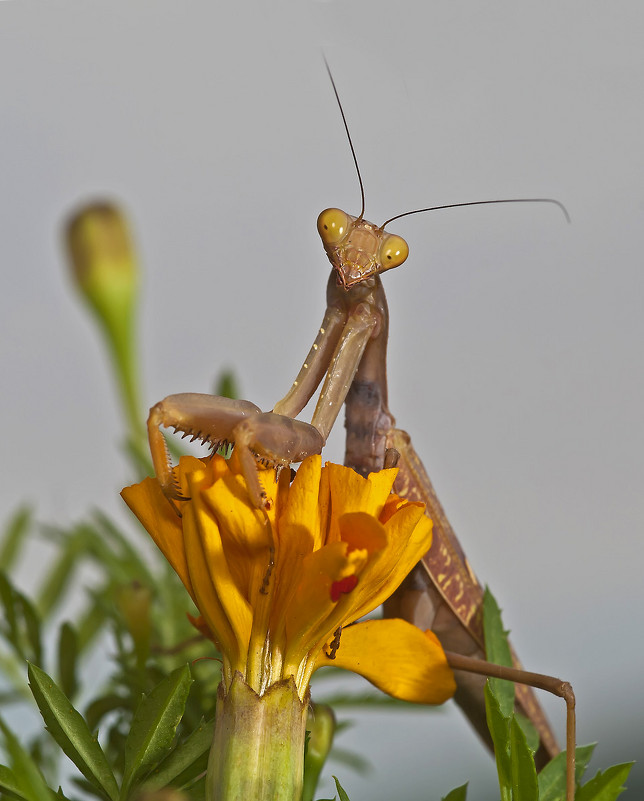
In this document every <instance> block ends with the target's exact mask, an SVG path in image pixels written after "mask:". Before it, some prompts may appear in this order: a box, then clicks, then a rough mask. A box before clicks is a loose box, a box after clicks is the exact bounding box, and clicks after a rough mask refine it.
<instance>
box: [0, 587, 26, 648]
mask: <svg viewBox="0 0 644 801" xmlns="http://www.w3.org/2000/svg"><path fill="white" fill-rule="evenodd" d="M0 602H1V603H2V606H3V607H4V618H5V622H6V626H3V632H2V633H3V635H4V636H5V638H6V639H7V640H8V642H10V643H11V645H13V647H14V650H15V651H16V653H17V654H18V656H20V657H21V658H22V659H24V658H25V654H24V651H23V649H22V643H21V641H20V635H19V633H18V619H17V617H16V605H17V604H16V598H15V594H14V589H13V587H12V586H11V583H10V582H9V579H8V578H7V577H6V575H5V574H4V573H2V572H0ZM1 622H2V618H0V623H1Z"/></svg>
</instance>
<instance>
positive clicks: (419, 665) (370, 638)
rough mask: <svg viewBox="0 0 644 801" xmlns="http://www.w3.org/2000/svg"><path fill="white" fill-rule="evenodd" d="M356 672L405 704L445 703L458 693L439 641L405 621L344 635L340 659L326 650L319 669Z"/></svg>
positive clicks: (369, 623) (358, 627)
mask: <svg viewBox="0 0 644 801" xmlns="http://www.w3.org/2000/svg"><path fill="white" fill-rule="evenodd" d="M324 665H333V666H334V667H339V668H344V669H345V670H352V671H353V672H354V673H359V674H360V675H361V676H364V678H365V679H367V680H368V681H370V682H371V683H372V684H375V686H376V687H378V688H379V689H380V690H382V691H383V692H385V693H387V694H388V695H391V696H393V697H394V698H399V699H401V700H402V701H412V702H414V703H417V704H442V703H443V702H445V701H447V699H448V698H451V697H452V695H453V694H454V692H455V690H456V684H455V682H454V674H453V673H452V671H451V669H450V667H449V665H448V664H447V659H446V657H445V654H444V652H443V649H442V647H441V645H440V643H439V642H438V638H437V637H436V635H434V634H433V633H432V632H431V631H426V632H422V631H421V630H420V629H418V628H416V626H412V624H411V623H407V622H406V621H405V620H365V621H364V622H362V623H356V624H355V625H354V626H347V628H345V629H343V630H342V634H341V635H340V647H339V648H338V650H337V653H336V656H335V659H333V660H331V659H329V658H328V657H327V656H326V654H324V652H321V654H320V657H319V658H318V662H317V666H316V667H322V666H324Z"/></svg>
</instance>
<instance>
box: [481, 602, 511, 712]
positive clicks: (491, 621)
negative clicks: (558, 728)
mask: <svg viewBox="0 0 644 801" xmlns="http://www.w3.org/2000/svg"><path fill="white" fill-rule="evenodd" d="M483 632H484V636H485V657H486V659H487V660H488V662H494V664H495V665H505V666H506V667H512V653H511V652H510V646H509V645H508V632H507V631H505V630H504V629H503V622H502V621H501V610H500V609H499V607H498V604H497V602H496V601H495V599H494V596H493V595H492V593H491V592H490V591H489V589H487V588H486V589H485V595H484V596H483ZM488 681H489V682H490V684H491V686H492V688H493V690H494V695H495V696H496V699H497V700H498V702H499V706H500V708H501V712H502V714H503V716H504V717H506V718H509V717H510V715H511V714H512V713H513V712H514V684H513V683H512V682H511V681H505V680H504V679H488Z"/></svg>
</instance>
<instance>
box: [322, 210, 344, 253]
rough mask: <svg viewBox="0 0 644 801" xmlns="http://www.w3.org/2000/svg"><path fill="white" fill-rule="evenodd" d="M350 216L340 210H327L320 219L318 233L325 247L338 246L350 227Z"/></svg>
mask: <svg viewBox="0 0 644 801" xmlns="http://www.w3.org/2000/svg"><path fill="white" fill-rule="evenodd" d="M349 222H350V220H349V215H348V214H345V213H344V212H343V211H341V210H340V209H325V210H324V211H323V212H322V213H321V214H320V216H319V217H318V233H319V234H320V237H321V238H322V242H324V244H325V245H337V244H338V242H340V241H341V240H342V239H343V238H344V236H345V234H346V233H347V228H348V226H349Z"/></svg>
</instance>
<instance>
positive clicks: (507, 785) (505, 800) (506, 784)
mask: <svg viewBox="0 0 644 801" xmlns="http://www.w3.org/2000/svg"><path fill="white" fill-rule="evenodd" d="M485 714H486V718H487V726H488V729H489V730H490V735H491V737H492V742H493V743H494V758H495V760H496V772H497V774H498V776H499V788H500V790H501V801H512V770H511V765H510V728H509V725H508V719H507V718H506V717H505V716H504V715H503V713H502V712H501V707H500V706H499V702H498V699H497V697H496V696H495V694H494V690H493V689H492V687H491V686H490V680H489V679H488V680H487V682H486V683H485Z"/></svg>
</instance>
